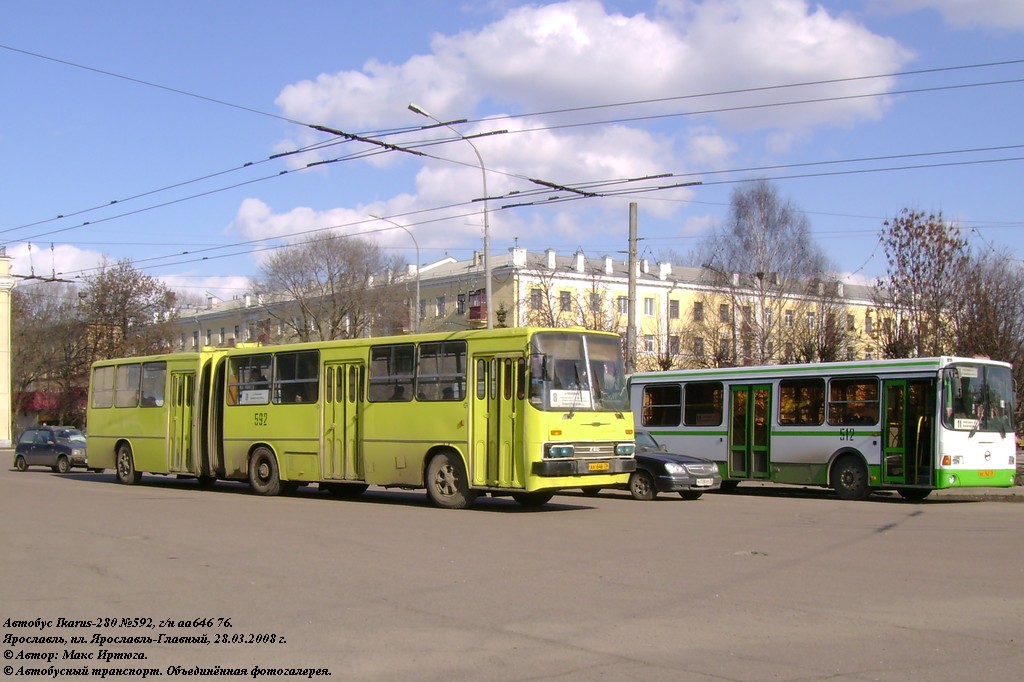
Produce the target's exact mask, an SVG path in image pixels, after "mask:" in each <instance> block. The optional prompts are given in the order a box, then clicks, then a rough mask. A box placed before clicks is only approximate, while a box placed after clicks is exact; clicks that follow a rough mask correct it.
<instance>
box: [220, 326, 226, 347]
mask: <svg viewBox="0 0 1024 682" xmlns="http://www.w3.org/2000/svg"><path fill="white" fill-rule="evenodd" d="M225 341H227V337H226V336H225V335H224V327H221V328H220V343H221V345H223V344H224V342H225Z"/></svg>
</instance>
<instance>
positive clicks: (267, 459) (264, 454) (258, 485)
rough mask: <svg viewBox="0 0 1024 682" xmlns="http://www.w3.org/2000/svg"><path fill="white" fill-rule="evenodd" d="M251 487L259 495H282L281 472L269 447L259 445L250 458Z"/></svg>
mask: <svg viewBox="0 0 1024 682" xmlns="http://www.w3.org/2000/svg"><path fill="white" fill-rule="evenodd" d="M249 487H250V488H252V490H253V492H255V493H256V494H257V495H267V496H273V495H280V494H281V490H282V486H281V473H280V472H279V471H278V468H277V458H276V457H274V453H273V452H271V451H270V449H269V448H264V447H259V448H256V451H255V452H253V453H252V457H250V458H249Z"/></svg>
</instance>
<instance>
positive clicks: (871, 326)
mask: <svg viewBox="0 0 1024 682" xmlns="http://www.w3.org/2000/svg"><path fill="white" fill-rule="evenodd" d="M864 331H866V332H867V333H868V334H870V333H871V332H873V331H875V323H874V321H873V320H872V319H871V313H864Z"/></svg>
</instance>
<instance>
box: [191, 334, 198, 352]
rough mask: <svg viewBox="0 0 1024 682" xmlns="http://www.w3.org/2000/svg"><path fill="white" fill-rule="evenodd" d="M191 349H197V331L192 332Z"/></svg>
mask: <svg viewBox="0 0 1024 682" xmlns="http://www.w3.org/2000/svg"><path fill="white" fill-rule="evenodd" d="M192 347H193V348H199V332H198V331H194V332H192Z"/></svg>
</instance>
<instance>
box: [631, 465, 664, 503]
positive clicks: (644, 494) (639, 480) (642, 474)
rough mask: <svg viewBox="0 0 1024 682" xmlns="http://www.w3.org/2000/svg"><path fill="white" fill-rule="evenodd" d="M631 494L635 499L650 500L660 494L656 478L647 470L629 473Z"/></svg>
mask: <svg viewBox="0 0 1024 682" xmlns="http://www.w3.org/2000/svg"><path fill="white" fill-rule="evenodd" d="M629 494H630V495H632V496H633V499H634V500H643V501H644V502H649V501H651V500H653V499H654V498H655V496H656V495H657V494H658V489H657V488H656V487H655V486H654V479H653V478H651V475H650V474H649V473H647V472H646V471H634V472H633V473H632V474H630V475H629Z"/></svg>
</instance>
